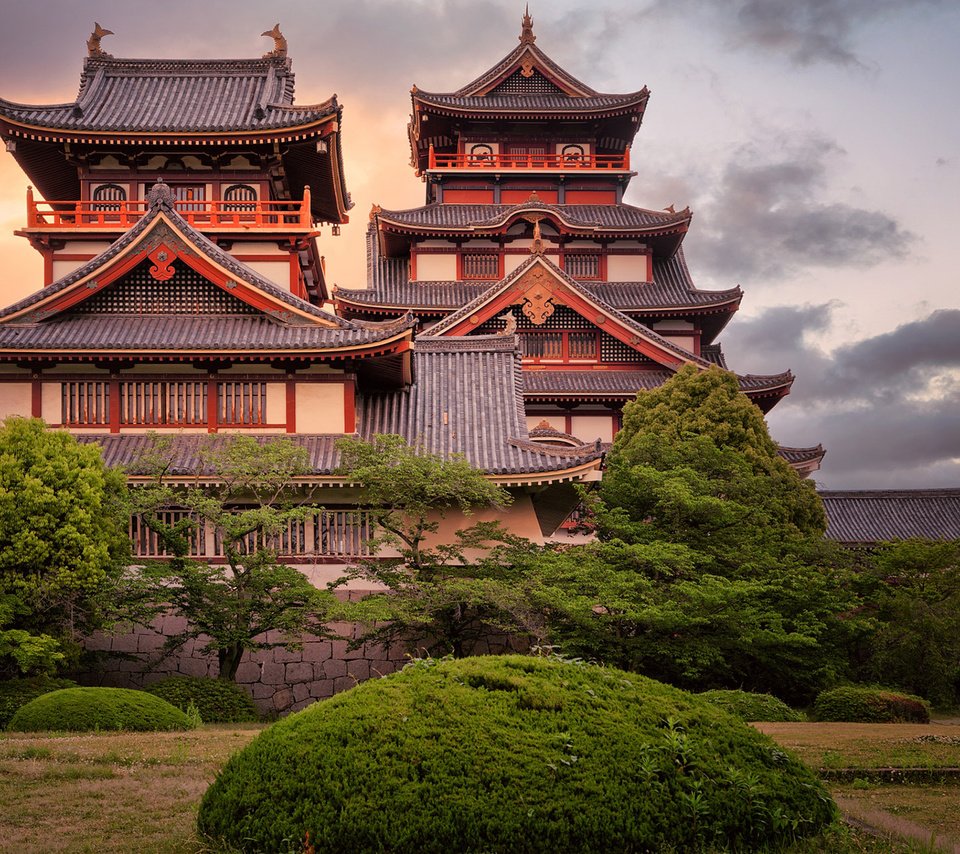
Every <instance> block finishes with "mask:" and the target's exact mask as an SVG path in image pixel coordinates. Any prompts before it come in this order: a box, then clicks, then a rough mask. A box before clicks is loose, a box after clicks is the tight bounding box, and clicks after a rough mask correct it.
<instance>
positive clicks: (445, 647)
mask: <svg viewBox="0 0 960 854" xmlns="http://www.w3.org/2000/svg"><path fill="white" fill-rule="evenodd" d="M338 447H339V449H340V453H341V466H340V470H339V473H340V474H341V475H343V476H344V477H346V478H347V479H348V480H350V481H351V482H353V483H357V484H360V485H361V486H362V488H363V493H362V506H363V507H364V509H365V510H366V512H368V513H369V514H370V516H371V521H372V523H373V525H374V528H375V530H376V531H377V534H376V536H375V537H374V538H373V539H372V541H371V544H370V545H371V553H372V554H374V555H375V557H373V558H371V559H370V560H366V561H361V562H359V563H358V564H357V565H356V566H355V567H353V568H352V569H351V571H350V572H349V573H348V574H347V575H345V576H344V577H343V578H342V579H341V583H345V582H347V581H350V580H352V579H355V578H362V579H364V580H365V581H368V582H371V583H372V584H373V585H374V586H375V587H377V588H380V589H382V590H383V591H384V592H383V593H380V594H375V595H371V596H367V597H366V598H365V599H363V600H362V601H360V602H353V603H348V604H347V605H345V606H344V608H343V610H342V611H341V612H340V616H341V618H342V619H350V620H356V621H357V622H361V623H364V624H366V625H367V626H368V627H369V630H368V631H367V632H366V634H365V635H364V637H363V638H362V640H365V641H366V640H371V641H377V642H381V643H391V642H403V643H405V644H409V645H413V646H416V647H418V648H426V649H427V650H429V651H430V652H437V653H441V654H442V653H448V652H449V653H453V654H454V655H456V656H460V655H463V654H465V652H467V651H468V650H469V649H470V646H471V642H473V641H476V640H478V639H480V638H483V637H485V636H487V635H489V633H490V632H491V630H493V631H496V630H499V631H504V632H509V631H516V630H519V629H526V628H527V627H528V624H529V622H530V621H531V620H533V618H534V617H533V614H532V612H531V610H530V608H529V604H528V601H527V599H526V598H525V596H524V594H523V590H522V588H521V586H520V585H518V584H517V583H516V581H517V579H516V570H515V569H514V567H513V566H512V564H511V562H509V561H507V560H503V559H498V555H499V554H500V553H499V552H498V551H496V550H495V548H494V547H495V546H497V545H498V544H499V545H503V544H505V543H510V544H512V545H514V546H515V547H519V544H520V540H518V539H517V538H514V537H511V536H509V535H508V534H507V532H506V531H504V530H503V529H502V527H501V526H500V525H499V524H498V523H496V522H489V521H488V522H478V523H476V524H474V525H472V526H469V527H467V528H463V529H460V530H457V531H456V532H455V533H454V534H453V535H452V536H449V537H448V536H443V537H441V523H442V521H443V520H444V519H445V518H446V516H447V514H448V513H450V512H455V513H459V514H462V515H464V516H469V515H471V514H472V512H473V511H474V510H475V509H478V508H501V509H502V508H505V507H506V506H508V505H509V504H510V502H511V500H512V499H511V496H510V494H509V493H508V492H506V491H505V490H503V489H501V488H500V487H499V486H497V485H496V484H494V483H492V482H491V481H489V480H487V479H486V478H485V477H484V476H483V473H482V472H480V471H478V470H477V469H475V468H473V466H471V465H470V464H469V463H468V462H467V461H466V460H465V459H463V458H462V457H453V458H452V459H446V460H445V459H442V458H441V457H438V456H436V455H434V454H429V453H424V452H422V451H421V450H419V449H418V448H415V447H411V446H409V445H408V444H407V443H406V442H405V440H404V439H403V438H402V437H400V436H393V435H379V436H375V437H374V439H373V440H372V441H370V442H366V441H363V440H360V439H343V440H341V441H340V442H339V443H338ZM523 542H525V541H523Z"/></svg>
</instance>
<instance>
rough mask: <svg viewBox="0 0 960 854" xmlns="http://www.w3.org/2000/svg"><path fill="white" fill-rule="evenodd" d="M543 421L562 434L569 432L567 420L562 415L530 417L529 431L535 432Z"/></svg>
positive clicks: (528, 420) (528, 419)
mask: <svg viewBox="0 0 960 854" xmlns="http://www.w3.org/2000/svg"><path fill="white" fill-rule="evenodd" d="M541 421H546V422H547V424H549V425H550V426H551V427H553V429H554V430H559V431H560V432H561V433H566V432H567V425H566V419H565V418H564V417H563V416H562V415H553V416H551V415H528V416H527V430H533V429H534V428H535V427H537V426H539V424H540V422H541Z"/></svg>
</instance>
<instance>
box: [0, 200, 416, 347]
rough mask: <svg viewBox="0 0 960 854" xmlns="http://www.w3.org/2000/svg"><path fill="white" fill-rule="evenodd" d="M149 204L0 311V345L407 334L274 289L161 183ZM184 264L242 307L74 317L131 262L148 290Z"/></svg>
mask: <svg viewBox="0 0 960 854" xmlns="http://www.w3.org/2000/svg"><path fill="white" fill-rule="evenodd" d="M148 203H149V209H148V211H147V213H146V214H145V215H144V216H143V218H142V219H140V220H139V221H138V222H137V223H136V224H135V225H134V226H133V227H132V228H131V229H130V230H129V231H127V232H126V233H125V234H123V235H122V236H121V237H120V238H119V239H118V240H116V241H115V242H114V243H113V244H112V245H111V246H110V247H109V248H108V249H106V250H105V251H104V252H102V253H101V254H100V255H98V256H97V257H95V258H93V259H91V260H90V261H88V262H86V263H85V264H83V265H82V266H80V267H79V268H78V269H76V270H74V271H73V272H71V273H69V274H68V275H66V276H64V277H63V278H61V279H59V280H58V281H56V282H54V283H53V284H52V285H49V286H48V287H46V288H44V289H42V290H40V291H37V292H36V293H34V294H31V295H30V296H28V297H26V298H25V299H22V300H20V301H19V302H17V303H14V304H13V305H11V306H9V307H7V308H5V309H2V310H0V351H2V350H10V349H13V350H16V349H18V348H21V349H25V350H26V349H34V348H35V349H39V350H44V349H60V350H62V349H72V350H86V349H98V350H99V349H111V350H112V349H129V350H137V349H152V348H159V349H165V350H178V349H196V348H211V349H217V350H224V349H227V350H231V351H238V352H239V351H242V350H243V349H245V348H249V349H253V350H257V349H274V348H276V349H283V348H286V347H290V348H295V349H321V350H322V349H327V348H331V347H333V348H343V347H351V346H361V345H367V344H371V343H374V342H380V341H386V340H387V339H390V338H394V337H404V338H409V337H410V334H411V330H412V328H413V326H414V325H415V323H416V321H415V319H414V318H413V317H412V316H410V315H405V316H404V317H402V318H398V319H397V320H394V321H390V322H387V323H364V322H361V321H350V320H345V319H343V318H340V317H336V316H335V315H332V314H329V313H327V312H324V311H321V310H320V309H318V308H316V307H315V306H313V305H311V304H310V303H308V302H306V301H305V300H301V299H299V298H298V297H296V296H294V295H293V294H291V293H289V292H288V291H285V290H284V289H283V288H280V287H278V286H277V285H275V284H273V283H272V282H270V281H268V280H267V279H265V278H264V277H263V276H261V275H259V274H258V273H257V272H256V271H254V270H252V269H251V268H250V267H248V266H247V265H246V264H243V263H242V262H240V261H238V260H237V259H236V258H234V257H233V256H232V255H230V254H229V253H227V252H225V251H224V250H222V249H220V248H219V247H218V246H216V244H214V243H213V242H211V241H210V240H208V239H207V238H206V237H204V236H203V235H202V234H201V233H200V232H199V231H197V230H196V229H195V228H193V227H192V226H191V225H190V224H189V223H187V221H186V220H185V219H184V218H183V217H182V216H180V214H178V213H177V211H176V210H175V209H174V197H173V193H172V192H171V190H170V188H169V187H168V186H167V185H165V184H163V183H158V184H157V185H155V186H154V187H153V188H152V189H151V191H150V193H149V194H148ZM175 263H176V264H185V265H186V266H188V267H190V268H192V269H193V270H195V271H197V272H198V273H200V275H201V276H202V277H203V278H204V279H205V280H206V281H207V282H209V283H210V286H211V287H215V288H219V289H221V290H222V291H223V292H224V293H226V294H229V295H230V297H231V298H233V299H235V300H237V301H239V305H241V306H242V307H243V308H244V309H252V311H249V310H248V311H245V312H243V313H241V314H238V315H235V314H231V315H229V316H223V317H219V318H213V319H210V318H199V317H197V316H194V315H190V314H187V313H169V314H166V313H165V314H162V315H159V316H150V315H149V314H141V315H134V316H124V317H112V316H109V315H106V316H105V315H102V314H100V315H98V314H83V313H77V309H78V308H82V307H83V304H84V302H86V301H88V300H92V299H94V298H95V297H96V296H97V295H99V294H103V293H107V292H108V291H109V289H110V288H111V287H112V286H113V285H114V283H119V282H120V281H122V279H123V276H124V275H125V274H126V273H128V272H129V271H131V270H133V269H136V268H137V267H138V266H141V265H147V266H149V265H153V266H151V267H150V270H151V274H153V273H154V272H155V275H154V278H156V279H157V281H158V283H159V284H158V287H164V286H167V287H175V286H176V284H175V280H174V281H171V282H170V284H169V285H165V284H164V282H165V281H166V279H165V278H164V276H167V278H171V279H172V278H173V277H174V275H175V272H174V267H173V265H174V264H175Z"/></svg>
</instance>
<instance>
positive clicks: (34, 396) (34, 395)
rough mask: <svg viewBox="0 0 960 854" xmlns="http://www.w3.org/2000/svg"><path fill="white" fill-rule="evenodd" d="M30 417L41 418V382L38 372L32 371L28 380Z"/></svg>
mask: <svg viewBox="0 0 960 854" xmlns="http://www.w3.org/2000/svg"><path fill="white" fill-rule="evenodd" d="M30 415H31V417H33V418H43V382H42V379H41V373H40V371H34V372H33V376H32V377H31V380H30Z"/></svg>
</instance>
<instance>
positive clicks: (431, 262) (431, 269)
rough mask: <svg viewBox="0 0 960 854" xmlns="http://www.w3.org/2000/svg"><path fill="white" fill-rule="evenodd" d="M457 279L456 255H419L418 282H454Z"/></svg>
mask: <svg viewBox="0 0 960 854" xmlns="http://www.w3.org/2000/svg"><path fill="white" fill-rule="evenodd" d="M456 278H457V256H456V255H454V254H450V255H447V254H446V253H437V254H436V255H434V254H432V253H431V254H429V255H417V281H418V282H452V281H455V280H456Z"/></svg>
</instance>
